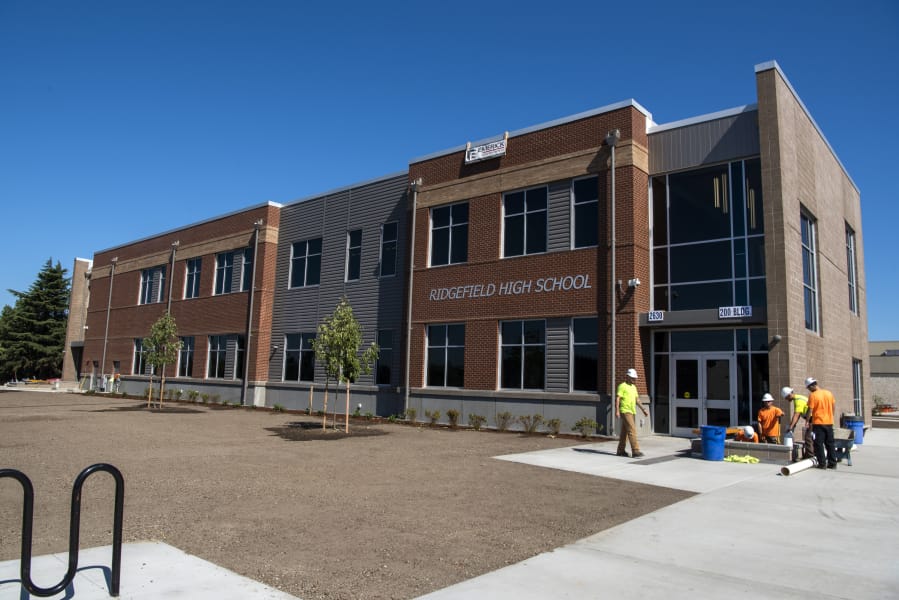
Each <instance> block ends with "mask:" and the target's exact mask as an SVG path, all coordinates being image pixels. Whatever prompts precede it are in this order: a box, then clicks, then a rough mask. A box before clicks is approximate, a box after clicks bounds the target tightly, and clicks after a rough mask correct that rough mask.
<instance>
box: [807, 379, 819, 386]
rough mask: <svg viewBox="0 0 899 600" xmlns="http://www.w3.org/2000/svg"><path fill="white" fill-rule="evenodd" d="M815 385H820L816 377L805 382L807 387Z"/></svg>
mask: <svg viewBox="0 0 899 600" xmlns="http://www.w3.org/2000/svg"><path fill="white" fill-rule="evenodd" d="M813 385H818V380H817V379H815V378H814V377H808V378H806V380H805V387H811V386H813Z"/></svg>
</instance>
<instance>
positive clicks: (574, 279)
mask: <svg viewBox="0 0 899 600" xmlns="http://www.w3.org/2000/svg"><path fill="white" fill-rule="evenodd" d="M592 288H593V286H592V285H590V275H587V274H581V275H563V276H561V277H540V278H539V279H518V280H514V281H502V282H499V283H492V282H491V283H477V284H470V285H457V286H455V287H442V288H432V289H431V291H430V293H429V294H428V300H431V301H434V302H442V301H443V300H464V299H466V298H490V297H492V296H520V295H522V294H541V293H545V292H569V291H572V290H589V289H592Z"/></svg>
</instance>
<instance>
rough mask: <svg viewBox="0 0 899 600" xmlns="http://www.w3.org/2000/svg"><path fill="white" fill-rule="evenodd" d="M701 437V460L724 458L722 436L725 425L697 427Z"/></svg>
mask: <svg viewBox="0 0 899 600" xmlns="http://www.w3.org/2000/svg"><path fill="white" fill-rule="evenodd" d="M699 431H700V434H701V437H702V458H703V460H724V437H725V436H726V435H727V428H726V427H716V426H714V425H703V426H702V427H700V428H699Z"/></svg>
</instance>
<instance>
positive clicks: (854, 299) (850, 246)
mask: <svg viewBox="0 0 899 600" xmlns="http://www.w3.org/2000/svg"><path fill="white" fill-rule="evenodd" d="M846 276H847V277H848V278H849V310H851V311H852V312H853V313H855V314H858V273H857V262H856V258H855V232H854V231H852V228H851V227H849V225H846ZM856 414H859V413H856Z"/></svg>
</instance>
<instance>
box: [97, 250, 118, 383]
mask: <svg viewBox="0 0 899 600" xmlns="http://www.w3.org/2000/svg"><path fill="white" fill-rule="evenodd" d="M109 262H110V263H111V264H112V267H111V269H110V271H109V297H108V298H107V299H106V329H104V330H103V357H102V358H101V359H100V377H101V378H102V377H106V344H107V342H108V340H109V307H110V306H111V305H112V282H113V281H114V280H115V266H116V263H118V262H119V257H118V256H113V257H112V258H111V259H110V261H109Z"/></svg>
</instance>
